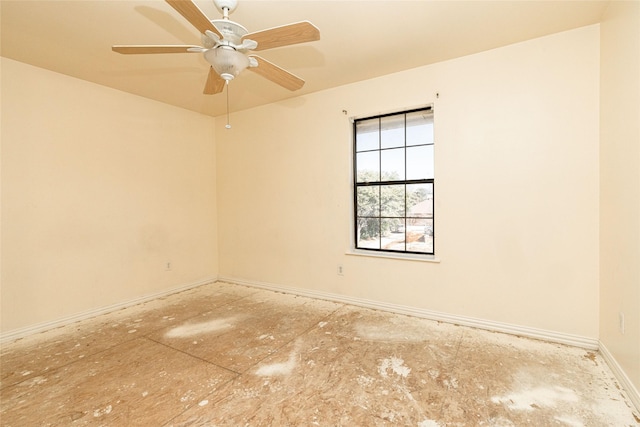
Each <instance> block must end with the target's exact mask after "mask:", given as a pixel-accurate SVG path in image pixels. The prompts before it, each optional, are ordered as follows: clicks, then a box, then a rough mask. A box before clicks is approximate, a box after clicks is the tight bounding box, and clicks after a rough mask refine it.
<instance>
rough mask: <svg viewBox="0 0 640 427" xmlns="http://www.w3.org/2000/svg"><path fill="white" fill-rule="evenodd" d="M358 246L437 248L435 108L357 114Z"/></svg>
mask: <svg viewBox="0 0 640 427" xmlns="http://www.w3.org/2000/svg"><path fill="white" fill-rule="evenodd" d="M353 131H354V156H353V157H354V180H355V182H354V188H355V191H354V204H355V209H354V214H355V218H354V221H355V224H354V225H355V227H354V229H355V246H356V248H357V249H366V250H372V251H383V252H396V253H397V252H401V253H416V254H433V253H434V215H433V214H434V210H433V206H434V205H433V195H434V175H433V144H434V138H433V110H432V108H431V107H425V108H421V109H415V110H410V111H403V112H399V113H393V114H385V115H380V116H375V117H367V118H362V119H356V120H355V121H354V124H353Z"/></svg>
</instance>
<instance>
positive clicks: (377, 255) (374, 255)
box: [345, 249, 440, 263]
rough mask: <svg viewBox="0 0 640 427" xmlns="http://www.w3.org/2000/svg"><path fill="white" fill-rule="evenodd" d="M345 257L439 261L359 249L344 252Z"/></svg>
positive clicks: (431, 256)
mask: <svg viewBox="0 0 640 427" xmlns="http://www.w3.org/2000/svg"><path fill="white" fill-rule="evenodd" d="M345 255H353V256H363V257H369V258H388V259H399V260H404V261H421V262H433V263H439V262H440V259H439V258H436V257H435V256H434V255H418V254H403V253H397V254H394V253H389V252H376V251H364V250H360V249H351V250H349V251H347V252H346V254H345Z"/></svg>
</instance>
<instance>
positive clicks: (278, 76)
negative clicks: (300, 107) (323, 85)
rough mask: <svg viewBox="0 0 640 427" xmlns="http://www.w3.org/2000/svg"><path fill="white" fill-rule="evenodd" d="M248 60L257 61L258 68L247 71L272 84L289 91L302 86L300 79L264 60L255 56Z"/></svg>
mask: <svg viewBox="0 0 640 427" xmlns="http://www.w3.org/2000/svg"><path fill="white" fill-rule="evenodd" d="M250 58H255V59H256V61H258V66H257V67H250V68H247V69H248V70H251V71H253V72H255V73H258V74H260V75H261V76H262V77H264V78H266V79H267V80H271V81H272V82H274V83H276V84H279V85H280V86H282V87H284V88H286V89H289V90H298V89H300V88H301V87H302V86H304V80H302V79H301V78H300V77H298V76H296V75H294V74H291V73H290V72H288V71H286V70H284V69H282V68H280V67H278V66H277V65H275V64H273V63H271V62H269V61H267V60H266V59H264V58H261V57H259V56H256V55H251V56H250Z"/></svg>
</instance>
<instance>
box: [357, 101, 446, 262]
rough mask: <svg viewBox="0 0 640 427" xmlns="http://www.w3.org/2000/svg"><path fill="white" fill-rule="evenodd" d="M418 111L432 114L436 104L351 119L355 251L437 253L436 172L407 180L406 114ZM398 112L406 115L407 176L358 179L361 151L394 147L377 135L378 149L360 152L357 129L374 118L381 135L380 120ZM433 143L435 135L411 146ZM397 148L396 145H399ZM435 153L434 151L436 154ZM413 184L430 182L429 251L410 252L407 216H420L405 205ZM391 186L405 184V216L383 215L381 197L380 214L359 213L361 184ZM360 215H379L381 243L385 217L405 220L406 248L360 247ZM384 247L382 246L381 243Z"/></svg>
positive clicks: (425, 254)
mask: <svg viewBox="0 0 640 427" xmlns="http://www.w3.org/2000/svg"><path fill="white" fill-rule="evenodd" d="M419 111H428V112H429V113H430V114H432V115H433V113H434V111H433V106H432V105H429V106H424V107H420V108H413V109H408V110H400V111H395V112H392V113H385V114H377V115H372V116H367V117H359V118H355V119H353V120H352V126H353V130H352V132H353V133H352V135H353V146H352V150H353V165H352V168H353V228H354V230H353V238H354V240H353V245H354V248H355V249H356V250H362V251H371V252H377V253H380V254H385V255H393V254H409V255H423V256H434V255H435V244H436V239H435V226H436V223H435V217H436V215H435V174H434V175H433V178H422V179H406V174H407V172H406V165H407V147H408V146H407V141H406V134H407V122H406V120H407V119H406V117H407V114H411V113H415V112H419ZM398 115H404V133H405V140H404V145H403V146H402V148H403V149H404V162H405V179H400V180H383V179H382V176H380V177H379V180H378V181H368V182H358V163H357V157H358V156H357V155H358V153H363V152H368V151H369V152H375V151H377V152H379V153H382V152H383V151H385V150H390V149H394V148H383V147H382V146H381V143H380V137H379V138H378V148H377V149H372V150H362V151H358V148H357V146H358V141H357V135H358V134H357V129H358V123H360V122H363V121H367V120H372V119H378V121H379V122H378V123H379V126H378V132H379V135H380V134H381V132H382V130H381V126H380V121H381V119H383V118H385V117H391V116H398ZM434 127H435V123H434ZM421 145H424V146H428V145H431V146H434V147H435V135H434V138H433V140H432V141H431V142H426V143H425V144H417V145H411V146H421ZM396 148H397V147H396ZM434 154H435V153H434ZM378 157H379V162H380V163H381V160H380V158H381V157H382V156H380V155H379V156H378ZM433 160H434V163H435V156H433ZM412 184H430V185H431V190H432V193H431V213H432V215H431V217H430V218H429V217H428V216H427V217H425V219H427V220H429V219H430V220H431V230H430V231H431V240H432V241H431V251H430V252H425V251H411V250H407V244H408V242H407V219H408V218H409V219H417V217H411V216H410V215H409V212H407V207H406V202H407V200H406V194H407V192H406V186H407V185H412ZM390 185H405V192H404V194H405V201H404V203H405V204H404V206H405V208H404V216H403V217H398V216H396V217H391V216H383V214H382V200H381V198H380V197H379V208H380V209H379V214H378V215H379V216H371V217H365V216H360V215H358V189H359V188H362V187H378V188H379V189H380V191H381V190H382V188H383V187H385V186H390ZM361 218H372V219H373V218H378V219H379V220H380V230H379V233H380V235H379V238H380V239H381V240H380V242H381V243H382V220H383V219H400V218H401V219H402V220H403V221H404V233H405V236H404V250H396V249H388V248H382V247H380V248H370V247H361V246H359V245H358V242H359V240H360V239H359V235H358V234H359V226H358V224H359V223H358V221H359V219H361ZM425 230H426V226H425ZM426 234H427V232H426V231H425V236H424V238H425V239H426V238H427V236H426ZM381 246H382V245H381Z"/></svg>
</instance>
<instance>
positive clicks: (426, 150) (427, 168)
mask: <svg viewBox="0 0 640 427" xmlns="http://www.w3.org/2000/svg"><path fill="white" fill-rule="evenodd" d="M428 178H433V145H422V146H418V147H407V179H428Z"/></svg>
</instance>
